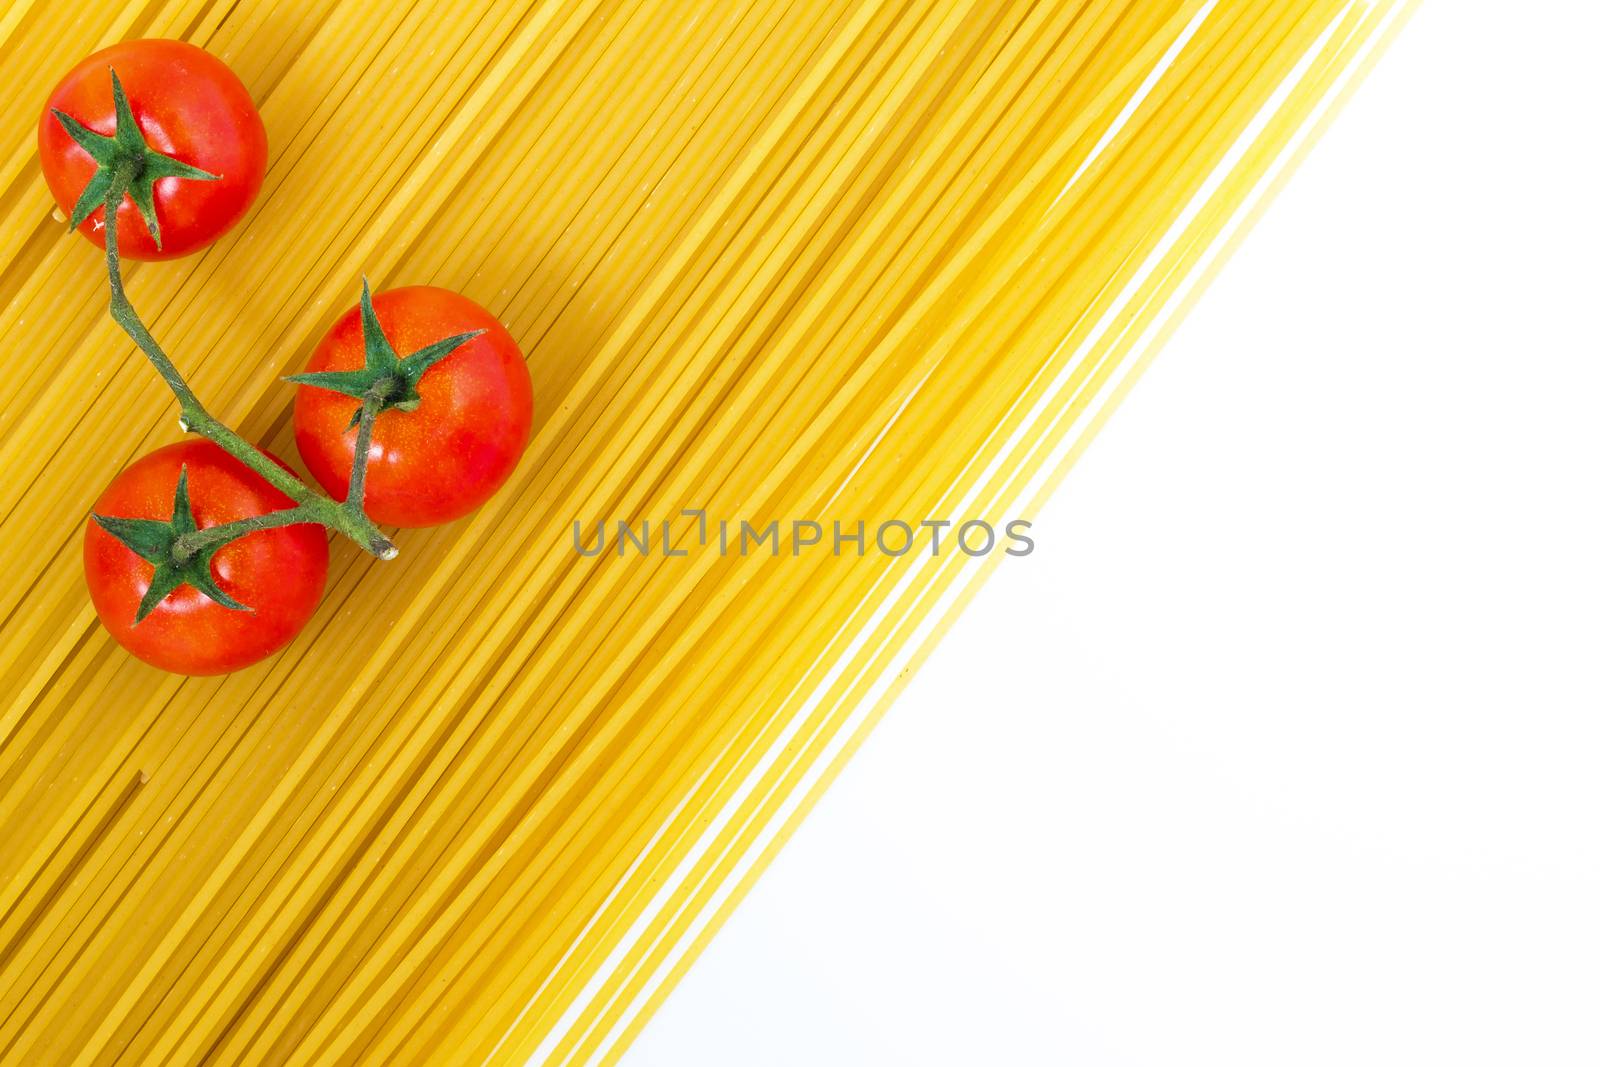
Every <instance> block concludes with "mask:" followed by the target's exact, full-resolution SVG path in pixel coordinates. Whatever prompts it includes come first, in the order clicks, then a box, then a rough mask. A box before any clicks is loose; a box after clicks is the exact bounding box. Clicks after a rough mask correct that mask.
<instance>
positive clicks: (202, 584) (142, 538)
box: [90, 467, 250, 626]
mask: <svg viewBox="0 0 1600 1067" xmlns="http://www.w3.org/2000/svg"><path fill="white" fill-rule="evenodd" d="M90 517H91V518H93V519H94V521H95V523H96V524H98V525H99V527H100V528H101V529H102V530H104V531H105V532H106V533H108V534H110V535H111V536H112V537H115V538H116V539H117V540H118V541H120V542H122V544H123V545H125V546H126V547H127V548H128V549H129V550H130V551H132V552H133V553H134V554H135V555H137V556H138V557H139V558H140V559H143V560H144V561H145V562H147V563H150V564H153V565H154V566H155V569H156V570H155V573H154V574H153V575H151V576H150V587H149V588H148V589H146V590H145V594H144V596H143V598H141V599H140V601H139V610H138V612H137V613H136V614H135V615H134V617H133V624H134V625H135V626H137V625H138V624H139V623H141V622H143V621H144V620H145V618H146V617H147V616H148V615H149V614H150V613H151V612H152V611H154V610H155V609H156V607H157V606H158V605H159V604H160V603H161V602H162V601H163V600H165V599H166V598H167V597H168V596H169V595H170V594H171V593H172V592H173V591H174V590H175V589H177V588H178V587H179V586H183V585H189V586H193V587H194V588H196V589H198V590H199V591H200V592H201V593H203V594H205V595H206V596H207V597H209V598H210V599H212V600H214V601H216V602H217V603H218V604H221V605H222V606H223V607H225V608H228V609H230V610H232V611H249V610H250V608H249V607H247V606H246V605H244V604H241V603H239V602H238V601H237V600H235V599H234V598H233V597H231V596H229V595H228V594H227V593H226V592H224V591H223V590H222V587H221V586H219V585H218V584H217V580H216V578H215V577H214V576H213V575H212V573H211V559H212V557H213V556H215V555H216V554H217V552H218V551H220V550H221V549H222V547H223V545H226V544H230V543H231V542H226V541H225V542H222V543H221V544H216V545H211V546H209V547H207V548H204V549H202V550H201V551H199V552H197V553H195V555H193V556H192V557H190V558H189V559H186V560H181V561H180V560H179V559H178V558H177V555H176V553H175V551H174V549H175V547H176V544H177V541H178V538H180V537H182V536H184V535H185V534H192V533H195V532H196V531H197V529H198V527H197V526H196V524H195V521H194V509H193V508H192V507H191V506H190V504H189V469H188V468H187V467H185V468H183V469H182V470H181V471H179V473H178V487H177V490H176V491H175V492H174V493H173V494H172V518H171V519H169V520H168V521H166V522H162V521H160V520H159V519H129V518H123V517H120V516H116V515H99V514H94V513H91V515H90Z"/></svg>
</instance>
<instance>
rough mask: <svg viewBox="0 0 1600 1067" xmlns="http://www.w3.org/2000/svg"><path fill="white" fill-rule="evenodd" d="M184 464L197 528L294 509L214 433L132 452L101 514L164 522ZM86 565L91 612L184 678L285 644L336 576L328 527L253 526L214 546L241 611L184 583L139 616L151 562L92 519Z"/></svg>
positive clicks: (251, 659) (243, 662) (222, 577)
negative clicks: (212, 437) (215, 440)
mask: <svg viewBox="0 0 1600 1067" xmlns="http://www.w3.org/2000/svg"><path fill="white" fill-rule="evenodd" d="M185 470H186V471H187V472H188V492H189V501H190V505H191V510H192V512H193V515H194V521H195V525H196V526H197V527H198V528H199V529H201V530H204V529H206V528H207V527H210V526H217V525H220V524H222V523H225V522H233V521H236V520H238V519H245V518H251V517H254V516H257V515H264V514H266V513H268V512H271V511H278V510H281V509H283V508H287V507H291V506H293V503H294V502H293V501H292V500H290V499H289V498H288V497H286V496H284V495H283V494H282V493H281V492H279V491H278V490H277V489H274V488H273V487H272V486H271V485H269V484H268V483H267V481H266V479H264V478H262V477H261V476H260V475H259V474H257V473H255V472H254V471H252V470H251V469H250V468H248V467H246V466H245V465H244V464H243V463H240V462H239V461H238V460H237V459H235V458H233V457H232V456H230V455H228V454H227V453H226V452H224V451H223V450H222V449H221V448H218V447H217V446H216V445H214V444H212V443H211V442H210V441H204V440H200V439H198V438H196V439H192V440H187V441H180V442H178V443H177V444H172V445H167V446H166V447H165V448H160V449H157V450H156V451H154V452H152V453H150V454H149V455H147V456H144V457H142V458H141V459H139V460H136V461H135V462H134V463H133V465H132V466H130V467H128V468H127V469H125V470H124V471H123V472H122V473H121V474H119V475H117V477H116V478H115V479H114V480H113V481H112V482H111V484H110V485H109V486H107V487H106V490H105V492H104V493H102V494H101V495H100V499H99V500H97V501H96V502H95V505H94V513H95V514H96V515H105V516H115V517H118V518H130V519H156V520H161V521H166V520H168V519H170V518H171V517H172V513H173V499H174V496H175V494H176V490H177V485H178V475H179V473H180V472H182V471H185ZM83 569H84V573H85V575H86V577H87V578H88V583H89V595H90V597H91V598H92V599H93V600H94V607H95V611H96V612H98V613H99V615H100V621H101V622H102V623H103V624H104V625H105V628H106V630H107V631H109V632H110V634H111V636H112V637H114V638H116V639H117V642H118V643H119V644H121V645H122V647H123V648H126V649H127V650H128V651H129V652H132V653H133V654H134V655H135V656H138V657H139V658H140V659H142V660H144V661H145V662H146V663H149V664H153V665H154V666H157V667H160V668H161V669H163V670H168V671H174V672H176V673H178V674H225V673H227V672H228V671H236V670H238V669H240V668H241V667H247V666H249V665H250V664H252V663H255V662H257V661H258V660H262V659H265V658H266V657H268V656H270V655H272V654H273V653H274V652H277V651H278V650H279V649H281V648H283V646H284V645H287V644H288V643H289V642H290V641H291V640H293V638H294V636H295V635H296V634H298V633H299V632H300V631H301V630H302V629H304V628H305V625H306V622H307V621H308V620H309V619H310V618H311V615H312V613H313V612H315V611H316V609H317V603H318V602H319V601H320V600H321V599H322V590H323V586H324V584H325V583H326V581H327V577H328V539H327V534H326V533H325V532H324V531H323V528H322V527H321V526H317V525H315V524H301V525H296V526H283V527H279V528H277V529H271V530H257V531H255V532H254V533H250V534H246V535H245V536H244V537H241V538H239V539H238V540H237V541H231V542H229V543H228V544H226V545H223V546H222V547H221V548H220V549H218V550H217V553H216V555H215V556H214V557H212V560H211V575H212V578H213V579H214V580H215V581H216V583H217V586H218V587H219V588H220V589H221V590H222V591H223V592H224V593H226V594H227V595H228V596H230V597H232V598H233V599H234V600H236V601H238V602H239V603H241V604H243V605H245V606H246V607H248V608H249V609H250V610H248V611H238V610H234V609H232V608H228V607H224V606H223V605H222V604H220V603H218V602H217V601H215V600H212V599H211V598H210V597H208V596H206V595H205V594H204V593H201V592H200V591H199V590H198V589H195V588H194V587H193V586H190V585H180V586H178V588H177V589H176V590H174V591H173V592H172V593H169V594H168V595H167V597H166V598H165V599H164V600H162V601H161V602H160V604H158V605H157V606H156V607H155V609H154V610H153V611H151V612H150V614H149V615H148V616H146V617H145V619H144V620H143V621H142V622H139V623H138V624H137V625H135V623H134V618H135V615H136V613H137V611H138V608H139V602H140V600H141V599H142V598H143V597H144V595H145V591H146V590H148V589H149V588H150V580H151V577H152V576H153V574H154V573H155V567H154V566H153V565H151V564H150V563H148V562H146V561H145V560H144V559H143V558H141V557H140V556H139V555H137V554H136V553H135V552H134V551H133V550H132V549H131V548H129V547H128V546H127V545H125V544H123V543H122V542H121V541H119V540H117V539H116V538H115V537H113V536H112V535H111V534H109V533H107V532H106V531H105V530H104V529H102V528H101V527H100V525H99V524H98V523H97V522H95V521H94V520H93V519H90V520H89V524H88V530H87V531H86V532H85V534H84V539H83Z"/></svg>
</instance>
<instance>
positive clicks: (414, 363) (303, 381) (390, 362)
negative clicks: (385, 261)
mask: <svg viewBox="0 0 1600 1067" xmlns="http://www.w3.org/2000/svg"><path fill="white" fill-rule="evenodd" d="M484 332H485V331H484V330H471V331H469V332H467V333H458V334H455V335H454V336H452V337H446V338H444V339H443V340H439V341H435V342H433V343H432V344H430V345H424V346H423V347H422V348H419V349H417V350H416V351H415V352H412V353H411V354H409V355H407V356H404V357H401V356H399V355H397V354H396V353H395V350H394V345H392V344H390V343H389V338H388V336H387V335H385V334H384V332H383V326H382V325H381V324H380V323H379V322H378V313H377V311H376V310H375V309H374V308H373V306H372V288H371V286H370V285H368V283H367V279H366V278H362V279H361V340H362V344H363V346H364V348H365V350H366V364H365V366H363V367H362V368H361V369H360V370H326V371H311V372H308V373H305V374H289V375H285V376H284V379H283V380H284V381H286V382H294V383H295V384H296V385H309V386H311V387H312V388H314V389H326V390H328V391H329V392H333V393H338V394H340V395H341V396H348V397H350V398H351V399H353V400H360V401H365V400H366V399H367V398H368V397H370V396H374V395H376V396H378V397H379V402H378V411H379V413H382V412H384V411H387V410H389V409H390V408H401V409H404V410H407V411H410V410H412V409H413V408H415V407H416V406H417V404H419V403H421V402H422V396H421V394H419V393H418V392H417V384H418V383H419V382H421V381H422V376H423V375H424V374H426V373H428V371H430V370H432V369H433V368H434V367H435V366H437V365H438V364H439V363H440V362H441V361H442V360H443V359H445V357H447V356H449V355H450V354H451V353H452V352H454V351H456V349H458V348H460V347H461V346H462V345H464V344H466V343H467V342H468V341H471V340H472V339H473V338H475V337H478V336H481V335H482V334H483V333H484ZM360 421H361V410H360V409H359V408H358V409H356V412H355V414H354V415H352V416H351V418H350V425H349V426H347V427H345V432H347V433H348V432H349V431H350V430H353V429H355V427H356V425H357V423H359V422H360Z"/></svg>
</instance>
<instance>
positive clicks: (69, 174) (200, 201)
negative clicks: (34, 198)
mask: <svg viewBox="0 0 1600 1067" xmlns="http://www.w3.org/2000/svg"><path fill="white" fill-rule="evenodd" d="M112 70H115V71H116V74H117V77H118V78H120V79H121V81H122V85H123V87H124V89H125V91H126V93H127V96H128V101H129V103H130V104H131V105H132V108H133V116H134V119H135V120H136V122H137V124H138V126H139V129H140V132H141V133H142V134H143V135H144V139H145V141H146V143H147V144H148V145H149V147H150V148H151V149H152V150H154V151H156V152H159V153H161V154H162V155H165V156H170V157H172V158H173V159H176V160H178V161H180V162H182V163H186V164H189V165H191V166H194V167H198V168H200V169H201V170H204V171H206V172H208V173H210V174H213V175H216V180H214V181H191V180H184V179H180V178H172V177H163V178H160V179H159V180H157V181H156V182H155V187H154V194H153V200H154V205H155V215H156V218H157V220H158V222H159V224H160V229H161V243H160V247H159V248H158V247H157V244H156V241H155V239H154V237H153V236H152V235H151V233H150V231H149V229H148V228H147V227H146V226H145V223H144V220H143V219H142V218H141V217H140V215H139V212H138V210H137V208H135V206H134V204H133V201H132V200H131V199H130V198H128V197H124V198H123V201H122V204H121V206H120V207H119V208H118V209H117V236H118V243H119V245H120V246H121V253H122V255H123V256H125V257H126V258H128V259H145V260H150V259H173V258H175V257H178V256H183V255H187V254H188V253H190V252H193V251H195V250H197V249H199V248H203V247H205V246H206V245H208V244H210V243H211V242H213V241H215V240H216V239H217V238H219V237H221V236H222V235H223V234H224V233H226V232H227V231H228V230H230V229H231V228H232V227H233V226H234V225H235V224H236V223H238V221H239V220H240V219H242V218H243V217H244V215H245V212H246V211H248V210H249V209H250V205H251V203H252V202H253V201H254V200H255V198H256V194H257V193H259V192H260V191H261V182H262V179H263V178H264V176H265V175H266V171H267V131H266V127H265V126H263V125H262V122H261V115H260V113H259V112H257V111H256V107H255V104H254V102H253V101H252V100H251V99H250V93H249V91H248V90H246V89H245V87H244V84H243V83H242V82H240V81H239V79H238V77H237V76H236V75H235V74H234V73H233V71H232V70H230V69H228V67H227V65H226V64H224V63H223V62H222V61H221V60H220V59H218V58H217V57H215V56H213V55H212V54H211V53H209V52H207V51H205V50H204V49H202V48H198V47H196V46H194V45H192V44H189V43H187V42H185V41H168V40H140V41H123V42H121V43H119V44H114V45H112V46H111V47H110V48H107V49H104V50H103V51H100V52H96V53H95V54H94V55H92V56H90V57H88V58H87V59H85V60H84V61H83V62H81V63H79V64H78V65H77V66H76V67H74V68H72V70H71V71H69V72H68V73H67V75H66V77H64V78H62V79H61V82H60V84H58V85H57V86H56V88H55V90H54V91H53V92H52V93H51V94H50V99H49V102H48V103H47V104H46V106H45V108H44V111H43V113H42V114H41V116H40V118H39V161H40V165H41V167H42V168H43V170H44V177H45V182H46V183H47V184H48V185H49V186H50V192H51V195H53V196H54V197H55V200H56V203H57V205H59V206H60V208H61V211H62V212H63V213H64V214H66V215H68V216H70V215H71V214H72V211H73V208H74V207H75V206H76V204H77V202H78V198H79V195H80V194H82V193H83V191H84V189H85V187H86V186H87V185H88V184H89V182H90V179H91V178H93V177H94V175H95V172H96V169H97V166H96V163H95V161H94V159H93V158H91V157H90V155H89V153H88V152H87V151H86V150H85V149H84V148H83V147H82V146H81V145H80V144H78V143H77V142H76V141H74V140H73V138H72V136H71V135H70V134H69V133H68V132H67V130H66V129H65V128H63V126H62V125H61V123H60V121H59V120H58V119H57V118H56V116H55V114H54V113H53V111H60V112H62V113H63V114H66V115H68V116H71V117H72V118H74V119H76V120H77V121H78V122H81V123H82V124H83V125H84V126H86V127H88V128H89V129H90V130H92V131H94V132H95V133H99V134H104V135H106V136H111V135H112V134H114V133H115V132H116V125H117V123H116V109H115V106H114V104H113V98H112V88H111V71H112ZM79 232H81V233H82V234H83V235H84V236H85V237H87V238H89V239H90V240H91V241H93V242H94V243H95V244H97V245H99V246H100V247H102V248H104V247H105V209H104V208H103V207H102V208H99V209H97V210H96V211H95V212H94V213H93V214H91V215H90V216H89V217H88V219H86V220H85V221H84V223H83V224H82V226H80V227H79Z"/></svg>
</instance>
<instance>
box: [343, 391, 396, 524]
mask: <svg viewBox="0 0 1600 1067" xmlns="http://www.w3.org/2000/svg"><path fill="white" fill-rule="evenodd" d="M388 394H389V383H388V382H379V383H378V384H376V385H374V386H373V387H372V389H371V390H370V391H369V392H368V393H367V395H366V396H365V397H364V398H363V399H362V401H361V416H360V420H359V421H358V422H357V423H356V451H355V455H354V456H353V457H351V460H350V491H349V492H348V493H346V494H345V497H344V506H345V510H346V511H349V512H352V513H354V514H356V515H361V514H364V512H363V511H362V503H363V502H364V501H365V500H366V496H367V461H368V459H370V458H371V456H370V453H371V452H372V424H373V422H374V421H375V420H376V419H377V417H378V409H379V408H381V407H382V406H383V401H384V399H385V397H387V396H388Z"/></svg>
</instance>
